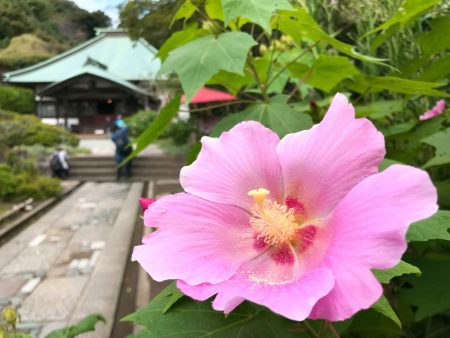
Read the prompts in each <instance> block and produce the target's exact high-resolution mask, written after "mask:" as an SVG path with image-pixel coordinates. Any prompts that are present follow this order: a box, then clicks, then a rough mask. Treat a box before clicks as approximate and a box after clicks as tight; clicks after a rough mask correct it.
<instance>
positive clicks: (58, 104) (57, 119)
mask: <svg viewBox="0 0 450 338" xmlns="http://www.w3.org/2000/svg"><path fill="white" fill-rule="evenodd" d="M60 116H61V104H60V102H59V100H58V98H56V125H57V126H59V117H60Z"/></svg>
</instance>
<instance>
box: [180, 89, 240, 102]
mask: <svg viewBox="0 0 450 338" xmlns="http://www.w3.org/2000/svg"><path fill="white" fill-rule="evenodd" d="M236 99H237V98H236V97H235V96H233V95H231V94H228V93H225V92H221V91H220V90H215V89H210V88H206V87H202V88H200V90H199V91H198V92H197V93H195V95H194V96H193V97H192V99H191V102H190V103H206V102H222V101H234V100H236ZM185 102H186V95H183V96H182V97H181V103H185Z"/></svg>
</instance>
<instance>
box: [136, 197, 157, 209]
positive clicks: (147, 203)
mask: <svg viewBox="0 0 450 338" xmlns="http://www.w3.org/2000/svg"><path fill="white" fill-rule="evenodd" d="M154 202H156V200H155V199H153V198H144V197H142V198H140V199H139V204H140V205H141V209H142V211H145V210H147V209H148V207H149V206H150V205H151V204H153V203H154Z"/></svg>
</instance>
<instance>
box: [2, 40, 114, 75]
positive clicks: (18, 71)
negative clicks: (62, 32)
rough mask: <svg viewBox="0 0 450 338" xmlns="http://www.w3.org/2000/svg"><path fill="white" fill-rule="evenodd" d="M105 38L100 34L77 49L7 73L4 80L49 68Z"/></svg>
mask: <svg viewBox="0 0 450 338" xmlns="http://www.w3.org/2000/svg"><path fill="white" fill-rule="evenodd" d="M105 36H106V34H105V33H102V34H100V35H98V36H96V37H93V38H92V39H89V40H87V41H85V42H83V43H81V44H79V45H77V46H75V47H72V48H70V49H68V50H66V51H64V52H62V53H60V54H57V55H55V56H52V57H51V58H49V59H47V60H45V61H42V62H39V63H36V64H35V65H31V66H28V67H25V68H22V69H18V70H13V71H12V72H7V73H5V74H3V77H4V79H8V78H9V77H10V76H14V75H18V74H22V73H27V72H29V71H32V70H36V69H39V68H41V67H43V66H47V65H49V64H51V63H53V62H55V61H58V60H60V59H62V58H64V57H66V56H68V55H70V54H73V53H74V52H78V51H80V50H82V49H83V48H85V47H88V46H90V45H91V44H93V43H94V42H97V41H98V40H101V39H103V38H104V37H105Z"/></svg>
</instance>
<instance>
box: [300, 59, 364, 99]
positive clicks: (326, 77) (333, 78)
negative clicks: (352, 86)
mask: <svg viewBox="0 0 450 338" xmlns="http://www.w3.org/2000/svg"><path fill="white" fill-rule="evenodd" d="M357 73H358V70H357V69H356V68H355V66H354V65H353V63H351V62H350V60H349V59H348V58H346V57H343V56H333V55H320V56H319V58H318V59H317V60H316V61H315V62H314V63H313V65H312V67H311V68H310V69H309V70H308V71H307V72H306V73H305V74H304V76H303V77H302V78H301V79H302V80H304V81H305V82H306V83H308V84H310V85H311V86H313V87H316V88H319V89H321V90H323V91H325V92H330V91H331V90H332V89H333V88H334V87H336V85H337V84H338V83H339V82H341V80H343V79H345V78H348V77H351V76H352V75H355V74H357Z"/></svg>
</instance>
